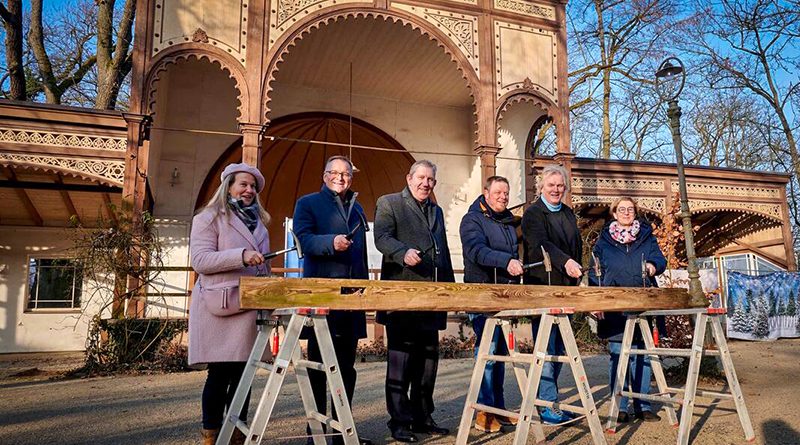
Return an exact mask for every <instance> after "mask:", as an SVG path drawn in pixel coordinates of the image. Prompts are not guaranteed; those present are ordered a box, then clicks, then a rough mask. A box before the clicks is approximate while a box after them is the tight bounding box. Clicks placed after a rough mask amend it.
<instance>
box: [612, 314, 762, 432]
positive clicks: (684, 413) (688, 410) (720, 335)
mask: <svg viewBox="0 0 800 445" xmlns="http://www.w3.org/2000/svg"><path fill="white" fill-rule="evenodd" d="M725 313H726V310H725V309H724V308H699V309H677V310H663V311H648V312H641V313H628V314H627V316H628V319H627V321H626V322H625V333H624V334H623V337H622V351H621V352H620V356H619V365H618V366H617V380H616V383H615V385H614V388H613V392H612V397H611V407H610V409H609V413H608V415H609V419H608V427H607V431H608V432H609V433H612V434H613V433H614V432H615V431H616V427H617V415H618V414H619V404H620V399H621V398H622V396H626V397H631V398H639V399H642V400H649V401H654V402H661V403H664V407H665V410H666V412H667V419H668V421H669V422H670V424H672V425H675V426H677V427H678V442H677V443H678V445H686V444H688V443H689V433H690V431H691V427H692V412H693V410H694V404H695V398H696V397H697V396H701V397H708V398H713V399H733V403H734V404H735V405H736V412H737V414H738V415H739V421H740V422H741V424H742V429H743V430H744V436H745V439H746V440H747V441H748V442H752V441H753V440H755V433H754V432H753V425H752V424H751V423H750V415H749V414H748V412H747V407H746V406H745V404H744V397H743V396H742V389H741V387H740V386H739V379H738V378H737V377H736V370H735V369H734V367H733V361H732V360H731V353H730V350H729V349H728V342H727V341H726V340H725V332H724V330H723V329H722V323H721V322H720V318H721V317H722V316H723V315H725ZM656 315H689V316H694V317H695V324H694V338H693V340H692V348H691V349H669V348H657V347H656V346H655V343H654V341H653V333H652V331H651V330H650V323H649V322H648V321H647V317H648V316H656ZM709 323H710V324H711V329H712V335H713V337H714V341H715V342H716V344H717V349H716V350H706V349H705V344H704V343H705V338H706V326H707V325H708V324H709ZM637 325H638V326H639V329H640V330H641V333H642V337H643V339H644V345H645V349H632V348H631V344H632V342H633V333H634V330H635V329H636V326H637ZM631 354H635V355H649V356H650V366H651V368H652V370H653V376H654V377H655V380H656V384H657V385H658V391H659V394H641V393H634V392H631V391H624V388H623V384H624V383H625V378H626V376H627V372H628V361H629V360H630V356H631ZM662 355H663V356H672V357H689V370H688V373H687V376H686V386H685V387H684V388H682V389H681V388H671V387H669V386H668V385H667V380H666V378H665V377H664V369H663V367H662V366H661V359H660V356H662ZM704 355H708V356H717V357H719V358H720V361H721V362H722V367H723V369H724V371H725V377H726V378H727V380H728V387H730V392H717V391H704V390H698V389H697V380H698V377H699V375H700V360H701V359H702V358H703V356H704ZM678 394H683V397H678ZM672 405H679V406H682V407H683V409H682V410H681V418H680V422H678V418H677V416H676V414H675V408H673V406H672Z"/></svg>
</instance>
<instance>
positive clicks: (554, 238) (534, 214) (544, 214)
mask: <svg viewBox="0 0 800 445" xmlns="http://www.w3.org/2000/svg"><path fill="white" fill-rule="evenodd" d="M522 237H523V240H524V242H525V263H526V264H528V263H535V262H539V261H542V249H541V248H542V247H544V250H545V251H546V252H547V253H548V254H549V255H550V260H551V261H552V263H553V272H552V273H551V274H550V284H552V285H554V286H575V285H577V284H578V280H577V279H575V278H572V277H570V276H569V275H568V274H567V270H566V268H565V267H564V266H565V265H566V264H567V260H569V259H572V260H574V261H575V262H577V263H578V264H580V263H581V258H582V256H583V240H582V239H581V233H580V231H579V230H578V222H577V219H575V214H574V213H573V212H572V209H571V208H569V207H568V206H567V205H566V204H562V205H561V210H559V211H558V212H551V211H550V210H549V209H548V208H547V206H545V205H544V203H543V202H542V198H541V197H539V199H537V200H536V201H534V203H533V204H531V205H530V206H529V207H528V208H527V209H525V213H524V214H523V215H522ZM523 281H524V282H525V284H547V272H546V271H545V270H544V267H534V268H532V269H529V270H528V271H527V272H526V273H525V275H524V276H523Z"/></svg>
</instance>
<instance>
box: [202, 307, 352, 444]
mask: <svg viewBox="0 0 800 445" xmlns="http://www.w3.org/2000/svg"><path fill="white" fill-rule="evenodd" d="M328 312H329V311H328V309H323V308H288V309H277V310H274V311H272V312H271V313H269V315H267V314H268V312H267V311H259V316H258V318H257V322H256V323H257V327H258V335H257V336H256V341H255V343H254V344H253V350H252V352H251V353H250V357H249V358H248V360H247V364H246V365H245V369H244V372H243V373H242V378H241V380H240V381H239V386H238V387H237V388H236V394H235V395H234V396H233V401H231V406H230V409H229V410H228V412H227V413H226V415H225V418H224V422H223V424H222V428H221V430H220V432H219V436H218V437H217V445H227V444H228V443H229V442H230V439H231V436H232V435H233V431H234V429H238V430H240V431H241V432H242V433H243V434H244V436H245V442H244V443H245V444H247V445H258V444H260V443H261V441H262V440H263V438H264V432H265V431H266V429H267V425H268V424H269V419H270V416H271V415H272V410H273V409H274V408H275V402H276V401H277V399H278V394H279V393H280V389H281V386H282V385H283V381H284V379H285V378H286V374H287V372H288V369H289V365H292V366H293V367H294V371H295V375H296V376H297V383H298V386H299V388H300V396H301V398H302V399H303V408H304V409H305V412H306V418H307V419H308V423H309V425H310V427H311V433H312V437H313V440H314V445H325V443H326V440H325V433H324V432H323V429H322V426H323V425H326V426H327V427H328V429H329V431H330V430H335V431H337V432H339V433H340V434H341V435H342V438H343V439H344V443H345V445H358V434H357V433H356V426H355V423H354V422H353V414H352V412H351V411H350V404H349V402H348V400H347V393H346V392H345V390H344V383H343V381H342V375H341V373H340V372H339V364H338V363H337V362H336V354H335V352H334V349H333V342H332V340H331V333H330V329H329V328H328V320H327V318H326V316H327V314H328ZM287 318H288V323H286V322H285V321H286V319H287ZM283 324H285V326H286V329H285V335H284V338H283V343H282V344H281V347H280V349H279V351H278V354H277V355H276V356H275V357H274V360H273V363H272V364H269V363H266V362H264V361H262V357H263V355H264V352H265V351H266V348H267V347H268V346H269V339H270V337H271V336H272V334H273V332H275V333H277V329H278V328H279V327H280V326H281V325H283ZM304 326H308V327H313V329H314V334H315V335H316V336H317V341H318V343H319V350H320V354H321V355H322V363H319V362H312V361H309V360H304V359H303V358H302V356H301V354H300V332H301V331H302V329H303V327H304ZM258 369H265V370H267V371H268V372H269V377H268V378H267V384H266V387H265V388H264V392H263V393H262V394H261V399H260V400H259V402H258V407H257V408H256V411H255V414H254V415H253V420H252V421H251V422H250V423H249V424H248V423H246V422H243V421H242V420H240V419H239V414H240V413H241V411H242V407H243V406H244V401H245V399H246V398H247V394H248V392H249V391H250V388H251V387H252V386H253V380H254V379H255V375H256V371H257V370H258ZM309 369H314V370H318V371H323V372H325V373H326V375H327V381H328V388H329V390H330V393H331V394H333V395H334V397H333V408H332V409H335V410H336V414H337V416H338V418H339V420H334V419H333V418H331V417H328V416H326V415H325V414H323V413H319V412H317V405H316V402H315V401H314V394H313V392H312V391H311V382H310V380H309V378H308V370H309Z"/></svg>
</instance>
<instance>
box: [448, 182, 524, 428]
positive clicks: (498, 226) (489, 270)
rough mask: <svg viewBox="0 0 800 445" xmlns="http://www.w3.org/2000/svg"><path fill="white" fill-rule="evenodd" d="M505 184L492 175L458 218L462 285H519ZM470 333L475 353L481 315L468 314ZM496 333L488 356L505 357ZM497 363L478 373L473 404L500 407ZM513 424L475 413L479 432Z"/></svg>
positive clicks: (518, 264) (519, 270)
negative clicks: (477, 383) (481, 374)
mask: <svg viewBox="0 0 800 445" xmlns="http://www.w3.org/2000/svg"><path fill="white" fill-rule="evenodd" d="M508 195H509V184H508V180H507V179H506V178H504V177H502V176H492V177H490V178H489V179H487V180H486V184H485V185H484V187H483V194H482V195H481V196H478V198H477V199H476V200H475V202H473V203H472V205H471V206H470V208H469V211H468V212H467V214H466V215H464V218H463V219H462V220H461V229H460V233H461V246H462V248H463V253H464V282H465V283H500V284H511V283H513V284H519V280H520V276H521V275H522V262H521V261H520V260H519V253H518V247H517V231H516V228H515V224H514V223H515V220H514V216H513V215H512V214H511V212H510V211H509V210H508ZM469 318H470V320H471V321H472V329H473V330H474V331H475V336H476V339H477V341H476V342H475V354H476V355H477V354H478V346H479V344H478V343H479V341H480V338H481V335H483V327H484V325H485V324H486V316H485V315H484V314H469ZM502 335H503V334H502V330H501V329H499V328H498V329H496V330H495V333H494V337H493V338H492V344H491V347H490V349H489V353H490V354H492V355H506V354H508V349H507V347H506V343H505V342H504V341H502V339H501V337H502ZM504 376H505V366H504V364H503V362H494V361H489V362H487V363H486V369H485V371H484V374H483V382H482V383H481V390H480V392H479V394H478V403H480V404H482V405H486V406H491V407H494V408H500V409H505V399H504V397H503V380H504ZM514 423H516V422H515V421H514V420H513V419H511V418H509V417H506V416H498V415H495V414H491V413H487V412H484V411H478V415H477V417H476V419H475V428H476V429H477V430H479V431H484V432H492V433H493V432H497V431H500V430H501V429H502V426H503V425H504V424H505V425H512V424H514Z"/></svg>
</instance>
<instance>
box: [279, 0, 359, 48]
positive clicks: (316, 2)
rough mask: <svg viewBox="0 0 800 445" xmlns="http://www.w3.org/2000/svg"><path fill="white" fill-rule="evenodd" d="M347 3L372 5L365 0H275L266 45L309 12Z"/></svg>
mask: <svg viewBox="0 0 800 445" xmlns="http://www.w3.org/2000/svg"><path fill="white" fill-rule="evenodd" d="M349 3H367V4H369V5H370V6H371V5H372V2H365V1H363V0H276V1H275V3H273V5H274V6H273V7H272V10H271V12H270V26H269V45H268V46H269V47H272V45H274V44H275V42H277V41H278V38H279V37H280V36H281V35H282V34H283V33H285V32H286V30H288V29H289V27H291V26H292V25H294V24H295V23H297V22H298V21H300V20H302V18H303V17H305V16H306V15H308V14H309V13H311V12H313V11H318V10H320V9H323V8H327V7H330V6H334V5H343V4H349Z"/></svg>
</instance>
